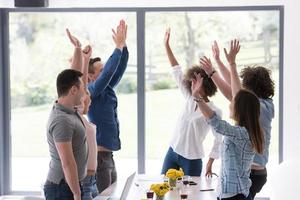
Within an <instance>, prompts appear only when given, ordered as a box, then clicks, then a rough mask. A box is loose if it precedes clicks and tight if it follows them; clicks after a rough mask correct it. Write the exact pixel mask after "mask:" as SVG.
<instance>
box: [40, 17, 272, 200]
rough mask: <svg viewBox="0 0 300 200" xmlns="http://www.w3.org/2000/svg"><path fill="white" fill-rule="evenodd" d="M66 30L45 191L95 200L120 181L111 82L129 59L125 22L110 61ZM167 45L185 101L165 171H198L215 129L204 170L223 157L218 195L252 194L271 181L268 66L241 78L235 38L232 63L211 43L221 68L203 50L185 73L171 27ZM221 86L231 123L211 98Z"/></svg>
mask: <svg viewBox="0 0 300 200" xmlns="http://www.w3.org/2000/svg"><path fill="white" fill-rule="evenodd" d="M67 35H68V38H69V40H70V42H71V43H72V45H73V46H74V53H73V56H72V58H71V59H70V69H65V70H63V71H62V72H61V73H60V74H59V75H58V76H57V80H56V88H57V94H58V99H57V101H56V102H55V103H54V106H53V108H52V111H51V113H50V117H49V120H48V125H47V141H48V144H49V151H50V157H51V161H50V165H49V172H48V176H47V180H46V182H45V185H44V194H45V197H46V199H48V200H56V199H59V200H63V199H75V200H80V199H83V200H90V199H93V198H94V197H95V196H97V195H98V194H99V193H101V192H102V191H103V190H104V189H106V188H107V187H108V186H110V185H111V184H112V183H114V182H115V181H116V180H117V172H116V167H115V162H114V159H113V151H117V150H119V149H120V148H121V143H120V137H119V133H120V129H119V120H118V116H117V105H118V102H117V97H116V94H115V92H114V88H115V86H116V85H117V84H118V83H119V82H120V80H121V78H122V76H123V74H124V73H125V70H126V67H127V62H128V58H129V53H128V49H127V46H126V38H127V25H126V23H125V21H124V20H121V21H120V22H119V25H118V26H117V28H116V29H115V30H114V29H113V30H112V35H113V41H114V43H115V49H114V51H113V53H112V55H111V56H110V57H109V59H108V60H107V61H106V62H105V64H103V63H102V62H101V58H100V57H95V58H91V55H92V47H91V46H90V45H87V46H85V47H84V48H83V49H82V48H81V43H80V41H79V40H78V39H77V38H76V37H75V36H74V35H72V34H71V33H70V31H69V30H68V29H67ZM164 46H165V48H166V52H167V57H168V59H169V62H170V64H171V66H172V72H173V75H174V79H175V80H176V83H177V85H178V88H179V89H180V91H181V93H182V95H183V97H184V98H185V105H184V107H183V110H182V112H181V113H180V115H179V117H178V121H177V123H176V125H175V126H174V127H175V128H174V135H173V137H172V139H171V143H170V147H169V149H168V151H167V153H166V156H165V158H164V162H163V166H162V171H161V173H162V174H165V173H166V171H167V170H168V169H170V168H175V169H179V168H182V169H183V171H184V172H185V174H187V175H190V176H200V175H201V174H202V165H203V164H202V159H203V158H204V147H203V141H204V140H205V137H206V136H207V134H208V132H209V131H210V130H211V131H212V133H213V135H214V142H213V147H212V149H211V152H210V154H209V158H208V162H207V163H206V167H205V170H206V171H205V176H209V177H210V176H212V175H213V172H212V166H213V162H214V160H215V159H218V158H219V157H221V161H222V165H221V175H220V178H219V179H220V182H219V185H218V199H224V200H226V199H227V200H242V199H247V200H248V199H254V197H255V195H256V193H258V192H259V191H260V190H261V188H262V187H263V185H264V184H265V183H266V181H267V171H266V164H267V162H268V156H269V151H268V150H269V144H270V137H271V121H272V119H273V117H274V105H273V102H272V97H273V95H274V83H273V81H272V79H271V73H270V71H269V70H268V69H266V68H264V67H260V66H254V67H246V68H244V69H243V70H242V71H241V74H240V77H241V78H242V82H240V79H239V74H238V72H237V67H236V66H237V65H236V55H237V54H238V52H239V51H240V44H239V41H238V40H233V41H231V44H230V49H229V51H227V50H226V49H224V53H225V57H226V59H227V62H228V65H229V67H228V68H227V67H226V66H225V65H224V63H223V62H222V61H221V59H220V51H219V47H218V44H217V42H214V44H213V46H212V52H213V57H214V59H215V61H216V63H217V65H218V69H219V70H216V69H215V68H214V67H213V65H212V62H211V60H210V59H209V58H207V57H205V56H204V57H203V58H200V60H199V64H198V65H195V66H191V67H190V68H188V70H187V71H186V73H185V74H184V73H183V70H182V67H181V66H180V65H179V63H178V61H177V60H176V58H175V56H174V54H173V51H172V49H171V47H170V29H167V30H166V33H165V40H164ZM218 71H220V72H221V75H220V74H219V72H218ZM217 88H218V89H219V90H220V91H221V92H222V94H223V95H224V96H225V97H226V98H227V99H228V100H229V101H230V106H229V108H230V118H232V119H233V120H234V122H235V124H234V125H231V124H230V123H228V122H226V121H224V120H222V119H221V118H222V110H221V109H220V108H219V107H217V106H216V105H214V104H213V102H212V101H211V100H210V99H211V97H212V96H213V95H214V94H215V93H216V92H217ZM84 115H87V116H88V120H87V119H86V117H85V116H84Z"/></svg>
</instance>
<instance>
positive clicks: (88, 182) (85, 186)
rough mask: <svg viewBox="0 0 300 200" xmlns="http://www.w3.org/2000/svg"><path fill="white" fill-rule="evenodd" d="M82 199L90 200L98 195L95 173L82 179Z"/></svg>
mask: <svg viewBox="0 0 300 200" xmlns="http://www.w3.org/2000/svg"><path fill="white" fill-rule="evenodd" d="M81 183H82V200H92V199H93V198H95V197H96V196H97V195H98V193H99V192H98V188H97V184H96V175H94V176H86V177H85V178H84V179H83V180H82V181H81Z"/></svg>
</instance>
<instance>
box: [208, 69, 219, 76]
mask: <svg viewBox="0 0 300 200" xmlns="http://www.w3.org/2000/svg"><path fill="white" fill-rule="evenodd" d="M216 72H217V71H216V70H213V71H212V72H211V73H210V74H209V75H208V78H211V77H212V76H213V75H214V73H216Z"/></svg>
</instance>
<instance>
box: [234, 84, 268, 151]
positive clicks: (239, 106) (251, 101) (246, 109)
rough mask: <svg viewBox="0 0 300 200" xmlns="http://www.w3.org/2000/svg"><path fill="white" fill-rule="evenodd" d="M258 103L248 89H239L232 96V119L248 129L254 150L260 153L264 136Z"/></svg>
mask: <svg viewBox="0 0 300 200" xmlns="http://www.w3.org/2000/svg"><path fill="white" fill-rule="evenodd" d="M259 116H260V103H259V100H258V98H257V96H256V95H255V94H254V93H253V92H251V91H249V90H244V89H242V90H240V91H239V92H238V93H237V94H236V95H235V97H234V116H233V117H234V119H235V120H236V122H237V124H238V125H239V126H242V127H245V128H246V129H247V131H248V134H249V137H250V140H251V143H252V146H253V148H254V150H255V151H256V152H257V153H259V154H262V153H263V148H264V147H263V144H264V136H263V132H262V129H261V126H260V123H259Z"/></svg>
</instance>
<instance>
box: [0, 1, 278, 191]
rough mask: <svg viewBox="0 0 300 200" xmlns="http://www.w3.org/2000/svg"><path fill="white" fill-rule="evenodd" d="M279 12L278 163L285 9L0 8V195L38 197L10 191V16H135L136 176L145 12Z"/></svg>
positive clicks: (142, 155)
mask: <svg viewBox="0 0 300 200" xmlns="http://www.w3.org/2000/svg"><path fill="white" fill-rule="evenodd" d="M176 11H177V12H190V11H194V12H195V11H196V12H203V11H205V12H208V11H278V12H279V110H278V113H279V119H278V120H279V138H278V139H279V144H278V145H279V153H278V158H279V163H281V162H282V161H283V160H284V157H283V61H284V60H283V59H284V58H283V49H284V40H283V39H284V6H282V5H274V6H233V7H149V8H147V7H134V8H126V7H119V8H112V7H108V8H1V9H0V25H1V29H0V66H1V68H0V195H10V194H20V195H26V194H27V195H28V194H31V195H32V194H40V193H38V192H35V191H27V192H23V191H12V188H11V183H12V182H11V177H12V176H11V173H12V169H11V156H12V155H11V147H12V144H11V128H10V119H11V109H10V80H9V77H10V64H9V57H10V53H9V14H10V13H14V12H79V13H80V12H135V13H136V23H137V28H136V31H137V52H136V53H137V66H139V67H138V68H137V112H138V113H137V154H138V155H137V159H138V173H145V160H146V150H145V149H146V139H145V138H146V137H145V105H146V103H145V101H146V99H145V94H146V93H145V92H146V90H145V28H146V27H145V16H146V13H147V12H176Z"/></svg>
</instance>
